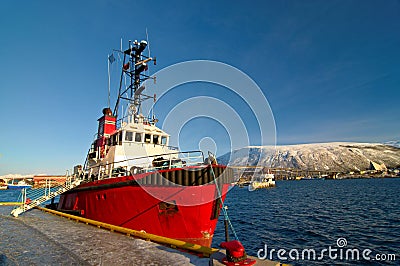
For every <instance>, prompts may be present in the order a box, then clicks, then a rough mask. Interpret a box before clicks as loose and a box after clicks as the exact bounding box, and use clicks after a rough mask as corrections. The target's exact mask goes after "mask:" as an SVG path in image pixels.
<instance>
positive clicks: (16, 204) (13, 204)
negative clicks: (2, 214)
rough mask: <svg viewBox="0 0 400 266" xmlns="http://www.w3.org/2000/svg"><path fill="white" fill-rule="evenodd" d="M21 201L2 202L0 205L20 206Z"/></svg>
mask: <svg viewBox="0 0 400 266" xmlns="http://www.w3.org/2000/svg"><path fill="white" fill-rule="evenodd" d="M21 204H22V203H21V202H0V206H18V205H21Z"/></svg>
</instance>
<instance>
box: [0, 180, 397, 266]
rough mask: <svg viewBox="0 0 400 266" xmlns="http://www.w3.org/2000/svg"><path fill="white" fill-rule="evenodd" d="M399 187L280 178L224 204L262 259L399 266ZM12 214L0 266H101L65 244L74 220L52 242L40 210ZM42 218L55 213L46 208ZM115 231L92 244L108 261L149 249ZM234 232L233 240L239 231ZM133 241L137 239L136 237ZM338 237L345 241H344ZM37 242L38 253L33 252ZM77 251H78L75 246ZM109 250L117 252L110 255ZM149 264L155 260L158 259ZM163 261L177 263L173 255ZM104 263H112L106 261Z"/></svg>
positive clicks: (1, 241) (5, 219) (2, 194)
mask: <svg viewBox="0 0 400 266" xmlns="http://www.w3.org/2000/svg"><path fill="white" fill-rule="evenodd" d="M399 192H400V179H398V178H397V179H362V180H361V179H360V180H355V179H352V180H309V181H304V180H303V181H278V182H277V187H276V188H272V189H263V190H257V191H253V192H249V191H248V190H247V188H238V187H235V188H233V189H232V190H231V191H230V192H229V193H228V196H227V199H226V202H225V204H226V205H227V206H228V214H229V217H230V219H231V222H232V224H233V226H234V229H235V231H236V234H237V236H238V238H239V240H240V241H241V242H242V243H243V244H244V246H245V248H246V252H247V253H248V254H250V255H253V256H257V253H258V254H259V255H262V256H263V255H266V256H267V259H274V260H279V261H281V262H284V263H285V262H286V263H291V264H293V265H399V261H400V206H399V198H398V197H399ZM18 194H19V191H10V190H8V191H0V202H1V201H16V200H17V197H18ZM10 211H11V208H10V207H0V223H1V226H0V234H1V238H0V265H25V264H28V265H38V264H46V265H50V264H67V265H83V264H92V265H94V264H96V265H98V264H99V261H98V260H96V258H92V259H88V258H85V257H82V256H81V255H80V253H79V251H78V250H73V249H72V250H71V249H69V250H67V249H65V247H66V246H69V245H71V246H74V245H73V244H74V243H72V242H76V241H77V239H76V238H74V237H70V236H71V234H73V233H74V232H71V230H69V229H68V228H65V227H66V226H68V224H67V223H65V224H64V222H61V221H60V226H59V228H57V230H65V238H64V239H60V240H57V239H56V240H54V239H49V238H48V236H46V235H44V234H41V233H40V232H39V231H38V230H37V229H36V228H35V226H29V223H30V222H32V223H33V222H34V221H35V215H36V216H38V215H39V214H37V213H35V215H32V214H30V216H28V215H26V218H22V219H20V220H15V219H14V218H12V217H11V216H9V213H10ZM34 212H39V211H38V210H34ZM40 215H41V217H42V216H43V217H46V216H48V217H51V215H50V214H46V213H41V214H40ZM43 217H42V219H43ZM49 219H54V218H49ZM223 219H224V217H223V215H222V213H221V216H220V221H219V223H218V226H217V230H216V233H215V236H214V240H213V246H215V247H217V246H218V244H219V243H220V242H222V241H224V227H223V222H222V221H223ZM53 222H54V221H53ZM68 222H69V221H68ZM61 223H62V224H61ZM44 226H45V225H44ZM82 226H86V225H82ZM83 228H87V229H82V230H87V234H96V233H95V231H93V230H98V229H97V228H92V227H90V226H86V227H83ZM52 230H55V229H54V228H53V229H52ZM74 230H75V229H74ZM85 232H86V231H83V232H80V233H81V234H85ZM96 232H97V231H96ZM105 232H106V231H105ZM112 234H113V233H110V232H106V233H104V234H103V236H102V237H103V238H105V239H103V240H104V241H100V240H99V238H93V247H92V248H93V249H97V250H99V252H98V254H99V256H100V255H101V256H103V257H105V258H106V259H107V258H108V259H109V260H108V262H111V261H112V254H113V252H115V251H116V250H118V249H121V248H124V249H125V253H127V254H129V253H130V252H131V253H132V254H137V250H135V249H141V250H143V249H145V248H146V247H145V246H143V245H142V244H140V245H139V244H135V245H130V246H129V248H127V247H126V245H127V242H124V243H111V242H112V241H113V240H114V238H113V236H112ZM230 236H231V238H234V235H233V233H232V232H231V233H230ZM126 239H127V240H126V241H133V240H130V238H126ZM338 239H340V241H341V242H340V246H338V244H339V240H338ZM68 241H69V242H70V243H68ZM344 241H345V242H344ZM110 243H111V244H110ZM33 246H34V247H35V250H32V247H33ZM329 247H331V248H332V249H337V250H338V251H337V252H336V253H337V254H336V255H337V257H336V258H332V256H331V257H330V256H329V254H328V253H326V254H324V256H323V257H322V258H321V259H320V258H319V257H320V255H321V251H322V250H323V249H328V248H329ZM75 248H76V249H79V245H78V246H77V245H76V243H75ZM82 248H86V249H87V248H88V247H82ZM272 249H274V250H276V251H277V250H279V249H284V250H285V251H286V254H284V255H283V256H281V258H280V257H278V255H277V252H276V251H275V252H271V250H272ZM293 249H296V250H297V251H298V252H299V253H300V258H299V260H297V259H296V260H290V259H289V258H288V260H286V259H284V260H282V257H288V252H289V251H290V250H293ZM304 249H313V250H315V251H316V258H315V259H311V260H308V259H307V258H306V260H302V258H301V252H302V250H304ZM347 249H358V250H359V251H360V259H359V260H354V259H352V257H348V258H346V257H345V256H344V255H343V256H342V258H341V257H340V253H339V251H340V250H342V251H343V252H344V253H345V252H346V250H347ZM365 249H369V250H371V253H370V254H369V257H371V258H372V259H374V256H375V255H376V254H384V255H387V254H394V255H395V259H396V260H395V261H393V260H392V261H377V260H371V261H367V260H364V259H363V257H362V255H361V252H362V251H363V250H365ZM265 251H267V254H265ZM46 252H47V253H46ZM106 253H110V254H109V256H107V255H106ZM38 254H47V256H43V255H40V256H39V255H38ZM95 254H96V253H95ZM143 254H144V253H143ZM166 254H170V255H171V256H173V255H174V254H171V253H166ZM271 254H272V257H270V255H271ZM293 254H296V253H292V255H293ZM334 254H335V253H332V254H331V255H334ZM167 256H168V255H167ZM115 262H117V261H115ZM121 262H122V261H121ZM142 263H145V264H148V263H151V257H149V258H147V260H144V261H142ZM160 263H163V262H160V261H158V263H155V264H154V265H160ZM164 263H169V264H171V263H170V262H168V261H167V260H165V261H164ZM103 264H104V265H107V264H108V263H106V261H104V263H103ZM138 265H139V264H138Z"/></svg>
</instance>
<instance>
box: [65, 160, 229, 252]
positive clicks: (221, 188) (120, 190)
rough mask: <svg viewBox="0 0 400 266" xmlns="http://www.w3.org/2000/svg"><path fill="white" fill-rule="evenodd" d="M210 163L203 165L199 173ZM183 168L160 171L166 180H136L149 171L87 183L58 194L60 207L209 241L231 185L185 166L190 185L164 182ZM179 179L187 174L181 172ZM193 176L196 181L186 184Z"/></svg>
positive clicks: (137, 227) (216, 168)
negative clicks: (161, 183) (154, 183)
mask: <svg viewBox="0 0 400 266" xmlns="http://www.w3.org/2000/svg"><path fill="white" fill-rule="evenodd" d="M209 168H210V167H206V168H204V167H203V174H204V172H205V171H204V170H207V169H209ZM213 169H214V171H216V172H218V173H221V172H222V171H224V169H225V167H224V166H213ZM182 170H183V169H170V170H164V171H160V172H159V173H160V174H163V176H164V178H163V180H164V181H162V182H164V185H159V184H157V185H152V184H147V183H146V182H142V183H146V184H140V181H141V180H145V179H146V178H147V179H148V180H150V175H151V174H152V173H145V174H138V175H134V176H123V177H116V178H109V179H104V180H98V181H92V182H88V183H85V184H82V185H80V186H79V187H77V188H76V189H74V190H72V191H69V192H67V193H65V194H63V195H61V197H60V201H59V204H58V210H60V211H67V212H68V211H69V212H71V211H72V212H76V213H78V214H80V215H81V216H83V217H85V218H89V219H93V220H96V221H100V222H105V223H109V224H113V225H117V226H122V227H126V228H130V229H135V230H144V231H145V232H147V233H151V234H156V235H160V236H165V237H169V238H174V239H179V240H183V241H186V242H190V243H195V244H200V245H203V246H211V242H212V237H213V235H214V231H215V227H216V225H217V221H218V216H219V212H220V209H221V203H222V202H223V201H224V200H225V195H226V193H227V191H228V188H229V182H227V181H228V179H229V178H226V177H225V178H222V179H224V180H219V181H218V182H214V181H212V182H207V181H209V180H210V179H207V177H206V178H204V177H205V176H204V175H203V176H201V171H193V169H192V171H187V173H188V174H187V181H188V182H189V183H188V184H186V185H176V184H175V183H174V185H170V184H166V182H168V181H165V180H171V178H172V177H173V176H174V175H175V173H177V176H180V174H178V171H182ZM206 173H207V172H206ZM196 175H197V177H196ZM207 175H208V176H209V175H210V174H207ZM153 176H154V173H153ZM160 176H161V175H160ZM198 177H200V178H202V179H203V181H204V179H206V180H205V181H204V182H203V183H204V184H201V185H199V181H198V179H199V178H198ZM167 178H168V179H167ZM172 179H173V178H172ZM182 179H183V180H184V179H185V174H184V175H183V177H182ZM196 180H197V181H196ZM217 180H218V179H217ZM191 181H194V182H192V183H190V182H191ZM183 182H184V181H183ZM205 182H207V183H205ZM216 183H217V184H218V188H217V186H216ZM220 193H221V195H222V197H221V198H220V197H219V195H220ZM221 201H222V202H221Z"/></svg>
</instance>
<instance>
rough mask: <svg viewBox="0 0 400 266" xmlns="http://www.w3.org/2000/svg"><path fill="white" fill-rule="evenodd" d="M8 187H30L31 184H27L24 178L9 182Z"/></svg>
mask: <svg viewBox="0 0 400 266" xmlns="http://www.w3.org/2000/svg"><path fill="white" fill-rule="evenodd" d="M7 187H8V189H23V188H30V187H32V185H29V184H27V183H26V182H25V180H21V181H18V183H14V182H12V183H11V184H7Z"/></svg>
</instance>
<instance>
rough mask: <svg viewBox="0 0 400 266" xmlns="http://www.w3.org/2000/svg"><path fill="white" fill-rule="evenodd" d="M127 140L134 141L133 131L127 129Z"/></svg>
mask: <svg viewBox="0 0 400 266" xmlns="http://www.w3.org/2000/svg"><path fill="white" fill-rule="evenodd" d="M125 140H126V141H133V132H130V131H126V132H125Z"/></svg>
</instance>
